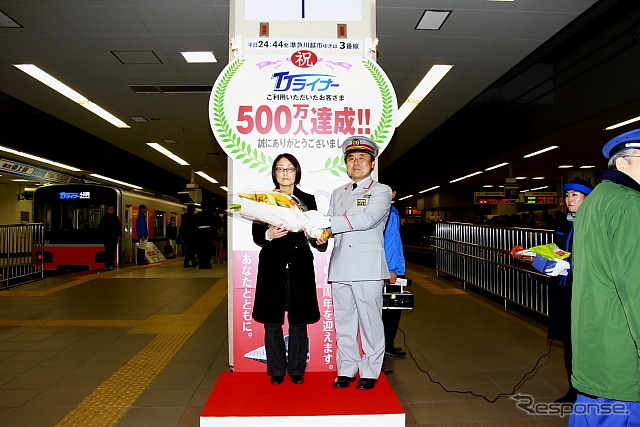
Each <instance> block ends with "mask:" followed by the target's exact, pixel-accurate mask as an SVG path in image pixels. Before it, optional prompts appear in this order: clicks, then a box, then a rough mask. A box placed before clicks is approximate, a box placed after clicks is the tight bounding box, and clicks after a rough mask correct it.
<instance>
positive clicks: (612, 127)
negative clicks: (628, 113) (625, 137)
mask: <svg viewBox="0 0 640 427" xmlns="http://www.w3.org/2000/svg"><path fill="white" fill-rule="evenodd" d="M638 120H640V116H638V117H634V118H633V119H629V120H625V121H624V122H620V123H617V124H615V125H611V126H609V127H606V128H604V130H612V129H616V128H619V127H622V126H624V125H628V124H629V123H634V122H637V121H638Z"/></svg>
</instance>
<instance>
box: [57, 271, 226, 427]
mask: <svg viewBox="0 0 640 427" xmlns="http://www.w3.org/2000/svg"><path fill="white" fill-rule="evenodd" d="M226 296H227V278H226V277H224V278H222V279H220V280H218V281H217V282H216V283H215V285H214V286H213V287H211V289H209V291H207V292H206V293H205V294H204V295H203V296H202V297H200V298H199V299H198V300H197V301H196V302H195V303H194V304H193V305H192V306H191V307H190V308H189V309H187V310H186V311H185V312H184V313H183V314H172V315H158V316H151V317H149V318H148V319H146V320H143V321H140V322H138V323H137V324H136V325H135V327H134V328H133V329H132V330H131V331H129V333H141V334H157V336H156V337H155V338H154V339H153V340H151V342H150V343H149V344H147V345H146V346H145V347H144V348H143V349H142V350H140V351H139V352H138V353H137V354H136V355H135V356H134V357H132V358H131V359H130V360H129V362H127V364H126V365H124V366H123V367H122V368H120V369H119V370H118V371H117V372H116V373H115V374H113V375H112V376H111V377H110V378H109V379H107V380H106V381H105V382H103V383H102V384H101V385H100V386H99V387H98V388H97V389H96V390H95V391H94V392H93V393H91V394H90V395H89V396H87V397H86V398H85V399H84V400H83V401H82V402H81V403H80V404H79V405H78V406H77V407H76V408H75V409H73V410H72V411H71V412H69V413H68V414H67V416H66V417H64V418H63V419H62V420H60V422H59V423H58V424H56V426H100V427H102V426H113V425H116V423H117V422H118V420H120V419H121V418H122V417H123V416H124V414H125V413H126V412H127V410H128V409H129V408H130V407H131V405H133V403H134V402H135V401H136V400H137V399H138V397H140V395H141V394H142V393H143V392H144V391H145V390H146V389H147V388H148V387H149V384H151V382H152V381H153V380H154V379H155V378H156V377H157V376H158V374H160V373H161V372H162V370H163V369H164V368H165V367H166V366H167V364H168V363H169V362H170V361H171V359H173V357H174V356H175V355H176V353H177V352H178V351H179V350H180V348H182V346H183V345H184V344H185V343H186V342H187V340H188V339H189V338H190V337H191V335H192V334H193V333H194V332H195V331H196V330H197V329H198V328H199V327H200V325H201V324H202V323H203V322H204V321H205V320H206V318H207V317H208V316H209V315H210V314H211V312H212V311H213V310H214V309H215V308H216V307H217V306H218V305H219V304H220V303H221V302H222V301H223V300H224V298H225V297H226Z"/></svg>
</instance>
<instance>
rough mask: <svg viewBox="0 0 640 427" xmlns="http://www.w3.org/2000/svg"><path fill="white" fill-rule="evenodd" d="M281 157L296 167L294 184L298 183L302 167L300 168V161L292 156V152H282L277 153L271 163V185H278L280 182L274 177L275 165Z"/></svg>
mask: <svg viewBox="0 0 640 427" xmlns="http://www.w3.org/2000/svg"><path fill="white" fill-rule="evenodd" d="M282 158H285V159H287V160H289V161H290V162H291V164H292V165H293V167H294V168H296V180H295V182H294V184H295V185H298V184H300V179H301V178H302V169H301V168H300V163H299V162H298V159H296V158H295V157H294V156H293V154H289V153H282V154H278V156H277V157H276V159H275V160H274V161H273V164H272V165H271V180H272V181H273V185H275V186H276V188H278V187H279V186H280V184H278V180H277V179H276V166H277V165H278V161H279V160H280V159H282Z"/></svg>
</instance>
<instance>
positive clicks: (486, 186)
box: [482, 184, 493, 188]
mask: <svg viewBox="0 0 640 427" xmlns="http://www.w3.org/2000/svg"><path fill="white" fill-rule="evenodd" d="M482 187H483V188H493V184H487V185H483V186H482Z"/></svg>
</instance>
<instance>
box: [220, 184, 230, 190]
mask: <svg viewBox="0 0 640 427" xmlns="http://www.w3.org/2000/svg"><path fill="white" fill-rule="evenodd" d="M220 189H221V190H224V191H226V192H229V189H228V188H227V187H225V186H224V185H221V186H220Z"/></svg>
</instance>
